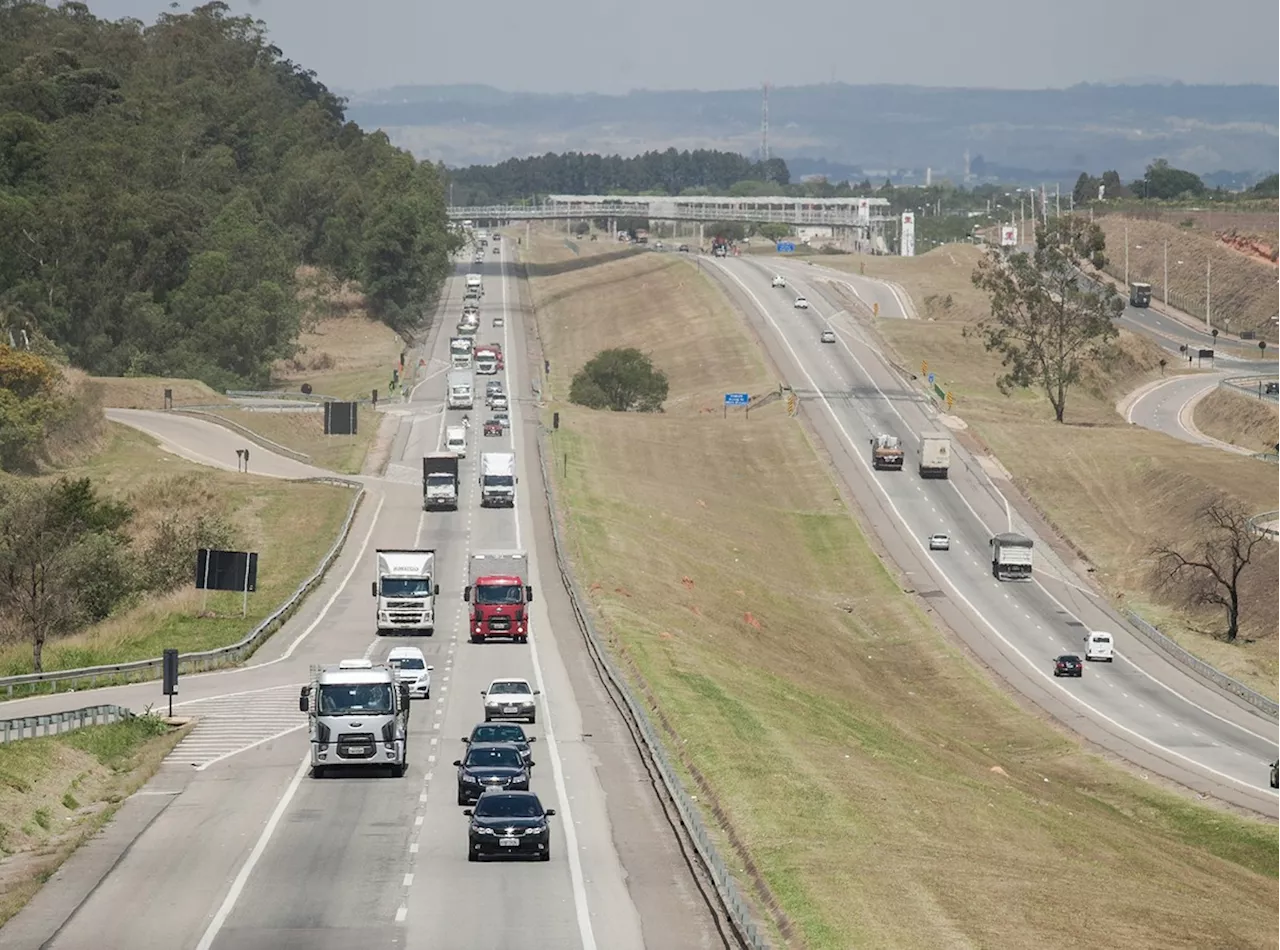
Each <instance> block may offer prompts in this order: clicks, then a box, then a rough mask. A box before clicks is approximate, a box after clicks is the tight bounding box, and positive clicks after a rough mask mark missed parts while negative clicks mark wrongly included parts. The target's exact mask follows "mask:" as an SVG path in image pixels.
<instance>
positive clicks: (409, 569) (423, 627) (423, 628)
mask: <svg viewBox="0 0 1280 950" xmlns="http://www.w3.org/2000/svg"><path fill="white" fill-rule="evenodd" d="M375 554H376V556H377V559H378V579H377V580H376V581H374V582H373V583H372V584H371V585H370V587H371V589H372V593H373V597H374V599H375V600H376V601H377V602H378V612H377V614H376V617H377V620H376V624H377V630H378V634H379V635H381V634H382V632H383V631H385V630H390V631H395V632H397V633H398V632H401V631H408V632H419V631H420V632H422V633H425V634H426V635H427V636H430V635H431V634H432V633H433V632H434V630H435V626H436V597H437V596H438V595H439V594H440V585H439V584H437V583H436V582H435V569H436V552H435V550H434V549H430V548H423V549H417V550H392V549H391V548H379V549H378V550H377V551H376V552H375Z"/></svg>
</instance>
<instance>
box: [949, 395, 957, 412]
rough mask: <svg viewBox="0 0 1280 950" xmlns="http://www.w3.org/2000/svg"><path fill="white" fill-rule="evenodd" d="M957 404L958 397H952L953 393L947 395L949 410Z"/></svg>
mask: <svg viewBox="0 0 1280 950" xmlns="http://www.w3.org/2000/svg"><path fill="white" fill-rule="evenodd" d="M955 404H956V397H955V396H953V395H951V393H947V408H948V409H950V408H951V407H952V406H954V405H955Z"/></svg>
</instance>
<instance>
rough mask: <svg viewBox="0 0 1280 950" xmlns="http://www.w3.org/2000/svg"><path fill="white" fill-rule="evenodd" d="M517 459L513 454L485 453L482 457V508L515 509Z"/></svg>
mask: <svg viewBox="0 0 1280 950" xmlns="http://www.w3.org/2000/svg"><path fill="white" fill-rule="evenodd" d="M516 481H517V478H516V457H515V453H513V452H485V453H484V454H483V455H481V456H480V507H481V508H514V507H515V505H516Z"/></svg>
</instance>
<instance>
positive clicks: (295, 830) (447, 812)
mask: <svg viewBox="0 0 1280 950" xmlns="http://www.w3.org/2000/svg"><path fill="white" fill-rule="evenodd" d="M468 269H469V267H468V266H467V265H466V264H462V265H459V268H458V273H457V274H456V275H455V277H454V278H453V279H452V280H451V282H450V285H449V289H448V293H449V297H448V300H447V302H446V305H445V307H444V315H443V317H442V318H441V320H440V322H441V323H442V326H441V327H440V328H439V329H438V330H436V331H435V332H433V334H432V335H431V337H430V339H429V344H428V346H427V349H426V350H425V352H424V354H423V356H424V357H425V358H426V359H427V366H426V368H425V371H424V373H423V375H422V378H421V379H420V381H419V382H418V383H417V385H416V386H415V388H414V390H413V392H412V397H411V399H410V401H408V402H407V403H406V404H405V405H404V406H402V407H398V408H397V409H396V414H397V415H398V416H399V429H398V433H397V435H396V438H395V441H394V443H393V447H392V456H391V463H390V464H389V465H388V468H387V472H386V476H385V477H380V478H365V479H363V480H364V481H365V483H366V485H367V486H368V488H369V497H368V498H367V499H366V501H365V503H364V504H363V506H362V509H361V511H360V513H359V516H358V518H357V523H356V524H355V526H354V527H353V529H352V533H351V537H350V540H349V541H348V543H347V545H346V546H345V548H344V550H343V552H342V554H341V556H340V559H339V561H338V563H337V564H336V565H335V566H334V568H333V569H332V570H331V571H330V573H329V575H328V577H327V579H326V582H325V583H324V585H323V586H322V588H321V589H320V590H319V592H318V593H317V594H313V595H312V597H311V598H309V600H308V602H307V604H306V605H305V606H304V607H303V609H302V610H301V611H300V612H299V614H298V616H297V617H295V618H294V619H293V620H292V621H291V622H290V624H288V625H287V626H286V628H285V629H284V630H283V631H281V632H280V633H277V634H276V635H275V636H274V637H273V638H272V640H271V641H270V642H269V643H268V644H267V645H266V646H265V647H264V648H263V649H262V650H261V651H260V652H259V654H258V655H257V656H256V657H255V658H254V661H253V663H252V665H250V666H248V667H245V668H243V669H239V670H231V671H222V672H218V673H211V674H204V675H200V676H187V677H184V678H183V680H182V682H181V684H180V690H181V693H180V701H179V702H178V703H175V714H180V715H197V716H201V717H202V720H201V722H200V724H199V725H198V726H197V727H196V730H195V732H194V733H193V734H192V735H191V736H190V737H188V738H187V739H186V740H184V742H183V743H182V744H181V745H180V746H179V747H178V748H177V749H176V750H175V752H174V754H173V755H171V756H170V757H169V759H168V760H167V761H166V763H165V765H164V766H162V768H161V770H160V772H159V773H158V774H157V775H156V777H155V778H154V779H153V780H152V781H151V782H150V783H149V784H148V785H147V786H146V787H145V788H144V789H143V790H142V791H141V792H140V793H139V794H138V795H136V796H134V798H132V799H130V800H129V801H128V802H127V803H126V804H125V806H124V808H123V809H122V810H121V812H120V814H119V815H118V816H117V817H116V818H115V819H114V820H113V821H112V822H111V823H110V824H109V825H108V826H107V828H106V830H105V831H104V833H103V834H102V835H101V836H99V838H98V839H95V840H94V841H93V842H91V843H90V844H89V845H87V846H85V847H84V848H82V849H81V850H80V851H79V852H77V853H76V854H75V855H74V856H73V857H72V858H71V859H69V861H68V862H67V863H66V865H64V867H63V869H62V870H61V871H60V872H59V873H58V874H57V875H55V877H54V878H53V879H52V880H51V881H50V882H49V883H48V884H47V885H46V886H45V887H44V889H43V890H42V891H41V892H40V893H39V894H38V895H37V896H36V898H35V899H34V900H33V901H32V902H31V904H29V905H28V907H27V908H26V909H24V911H23V912H21V913H20V914H19V915H18V916H16V917H15V918H14V919H13V920H12V921H11V922H10V924H9V925H7V926H6V927H5V928H4V930H3V931H0V947H3V948H5V950H8V948H28V947H30V948H31V950H35V948H37V947H40V948H49V950H90V948H93V950H97V948H99V947H102V946H104V945H106V946H119V947H130V948H133V950H151V948H154V950H181V948H196V950H267V948H271V950H294V948H296V950H304V948H305V950H338V948H341V950H351V948H352V947H361V948H371V947H387V948H392V947H395V948H410V950H416V948H422V950H428V948H429V950H485V948H492V950H507V948H511V947H520V948H522V950H533V948H547V950H551V948H555V950H560V948H582V950H596V948H608V950H613V948H618V950H639V948H642V947H662V948H666V947H672V948H686V947H687V948H706V947H715V946H722V945H723V942H722V941H721V940H720V939H719V938H718V936H717V930H716V927H715V924H714V922H713V920H712V918H711V915H710V912H709V911H708V910H707V909H706V906H705V902H703V901H702V899H701V897H700V894H699V886H698V882H697V881H696V880H695V879H694V877H693V874H692V872H691V871H689V870H688V868H687V867H686V866H685V863H684V860H683V857H682V854H681V851H680V849H679V846H678V844H677V842H676V839H675V836H674V835H673V833H672V832H671V830H670V828H669V827H667V825H666V819H665V816H664V815H663V813H662V812H661V809H660V807H659V805H658V803H657V801H656V799H655V797H654V794H653V792H652V790H651V789H650V788H649V787H648V785H647V784H646V780H645V773H644V769H643V764H642V762H641V760H640V759H639V756H638V754H637V753H636V752H635V750H634V748H632V747H631V745H630V739H629V736H628V734H627V733H626V731H625V726H624V724H623V723H622V721H621V719H620V718H619V716H618V714H617V712H616V710H615V709H614V708H613V707H612V705H611V704H610V701H609V699H608V696H607V694H606V693H605V692H604V690H603V687H602V686H601V684H600V683H599V681H598V679H597V678H596V677H595V674H594V671H593V669H592V667H591V665H590V661H589V658H588V657H587V655H586V652H585V649H584V648H583V647H582V644H581V634H580V633H579V631H578V630H577V628H576V624H575V622H574V620H573V618H572V615H571V613H570V612H569V609H568V605H567V602H566V598H565V594H564V590H563V586H562V585H561V584H560V580H559V576H558V573H557V572H556V570H555V567H554V565H555V560H554V552H553V550H552V548H551V541H550V531H549V521H548V512H547V507H546V502H545V497H544V495H543V489H542V485H541V477H540V471H539V467H538V465H537V461H536V455H535V453H536V443H535V431H536V430H535V428H534V427H535V426H536V425H537V424H538V420H537V417H536V409H535V408H534V406H533V405H532V400H531V399H529V393H530V386H529V379H528V378H527V377H526V376H525V372H524V359H523V358H524V354H525V353H526V352H527V346H526V341H525V336H524V334H525V327H524V321H525V319H526V318H527V317H528V315H526V314H525V313H524V312H523V311H522V309H521V307H520V305H519V294H518V292H517V287H516V281H515V280H514V278H513V277H511V276H510V261H509V258H508V256H507V254H506V253H505V252H504V254H503V255H502V256H501V257H497V256H495V257H493V259H492V260H487V261H486V264H485V265H483V270H484V272H485V297H484V301H483V304H482V306H481V318H482V323H481V326H482V333H481V337H480V339H481V340H482V341H483V340H488V339H494V338H500V339H501V342H502V343H503V351H504V354H505V356H506V361H507V362H506V373H505V382H506V388H507V390H508V392H509V393H510V394H511V419H512V428H511V429H510V430H508V432H507V433H506V434H504V435H503V436H502V437H488V438H485V437H483V436H482V435H481V425H480V423H481V421H482V420H483V418H484V417H485V414H484V410H483V387H484V382H485V380H486V379H488V378H493V377H477V389H478V391H479V392H478V399H477V404H476V408H475V409H474V410H473V411H472V412H471V413H470V416H471V419H472V421H473V425H472V427H471V430H470V431H471V444H470V446H469V449H468V453H467V457H466V459H465V460H464V462H463V465H462V474H461V500H460V505H459V510H458V511H457V512H432V513H424V512H423V511H422V510H421V457H422V455H423V454H424V453H425V452H429V451H437V450H438V447H439V446H440V445H441V442H442V437H443V431H444V426H445V423H446V419H447V417H454V419H453V421H460V418H461V415H462V413H461V412H446V411H445V408H444V398H443V397H444V383H445V378H444V371H445V368H446V367H447V364H448V337H449V332H450V330H451V328H452V323H453V321H454V320H455V319H456V317H457V315H458V313H460V311H461V307H460V301H461V296H462V287H461V284H462V280H461V275H462V274H465V273H466V272H467V270H468ZM497 314H504V315H505V316H506V320H505V321H504V323H505V326H504V327H503V328H502V329H501V330H494V329H492V318H493V317H494V316H495V315H497ZM530 318H531V317H530ZM498 378H503V376H502V375H500V376H499V377H498ZM112 417H113V418H116V419H118V420H122V421H127V422H128V423H129V424H130V425H135V426H137V427H138V428H140V429H143V430H144V431H149V432H151V433H153V434H155V435H156V436H157V437H159V438H161V439H162V440H163V442H164V444H165V445H166V446H167V447H169V448H170V449H171V450H172V451H173V452H175V453H177V454H181V455H183V456H185V457H188V458H192V459H194V460H196V461H201V462H204V463H205V464H212V465H220V466H223V467H229V464H228V463H227V461H226V460H227V459H230V460H231V463H230V464H234V460H235V449H236V448H239V447H242V446H243V445H245V444H247V443H246V442H245V440H244V439H243V438H241V437H239V436H237V435H235V434H234V433H232V432H230V431H229V430H228V429H225V428H222V427H219V426H217V425H215V424H212V423H208V422H205V421H203V420H199V419H192V418H189V417H182V416H171V415H165V414H163V413H130V412H113V414H112ZM483 450H489V451H502V450H507V451H512V450H513V451H514V452H515V453H516V456H517V460H518V477H519V482H518V488H517V505H516V507H515V508H514V509H484V510H482V509H480V508H479V505H478V486H477V479H478V454H479V453H480V452H481V451H483ZM160 457H162V456H160ZM252 459H253V463H254V465H253V467H254V470H255V471H256V472H257V473H259V474H265V475H274V476H277V477H313V476H316V475H319V474H324V473H322V472H321V471H319V470H316V469H313V468H312V467H311V466H306V465H302V464H301V463H298V462H294V461H291V460H289V459H285V458H281V457H279V456H276V455H273V454H272V453H269V452H267V451H266V450H264V449H260V448H258V447H256V446H255V447H254V451H253V454H252ZM417 546H425V547H433V548H435V549H436V550H437V552H438V554H437V571H438V582H439V583H440V586H441V596H440V599H439V601H438V603H437V628H436V631H435V635H434V636H433V637H431V638H414V639H413V640H412V641H410V640H409V639H408V638H404V637H381V638H379V637H376V636H375V635H374V633H373V626H374V623H373V621H374V601H373V599H372V597H371V596H370V593H369V582H370V580H371V578H372V577H373V574H374V564H373V550H374V549H375V548H378V547H401V548H403V547H417ZM512 548H520V549H523V550H526V551H528V552H529V554H530V561H531V568H532V569H531V572H530V573H531V577H530V578H529V582H530V583H532V585H533V587H534V594H535V599H534V602H533V605H532V624H531V636H530V640H529V643H528V644H527V645H516V644H513V643H501V642H500V643H490V644H481V645H473V644H470V643H469V642H467V638H466V634H465V627H466V625H465V618H466V613H465V610H466V605H465V604H464V603H463V601H462V598H461V594H462V588H463V586H464V585H465V584H466V582H467V580H466V577H465V573H466V564H467V556H468V554H469V552H471V551H475V550H493V549H512ZM407 642H412V643H413V644H414V645H417V646H420V647H421V648H422V650H423V652H424V653H425V654H426V655H427V662H428V663H430V664H433V665H434V667H435V670H434V672H433V686H432V695H431V699H429V700H421V701H415V704H414V708H413V713H412V717H411V724H410V733H409V749H410V769H409V772H408V774H407V775H406V776H404V777H402V778H391V777H381V776H370V775H361V774H359V773H358V772H356V773H350V774H344V775H340V776H338V777H326V778H324V779H314V778H312V777H310V775H309V770H308V768H307V766H308V758H307V748H306V732H305V729H304V727H305V716H303V715H302V714H301V713H299V712H298V711H297V695H298V687H299V686H301V685H302V684H303V683H305V682H306V681H307V679H308V677H309V674H308V670H309V669H310V668H311V666H312V664H318V663H324V664H332V663H336V662H337V661H339V660H341V659H345V658H348V657H352V656H366V657H369V658H371V659H373V660H375V661H377V660H379V659H381V658H383V657H384V656H385V655H386V653H387V652H388V651H389V650H390V648H391V647H392V646H395V645H397V644H402V643H407ZM499 676H519V677H525V678H528V679H529V680H530V681H531V682H533V683H534V684H535V686H536V687H537V688H538V689H540V690H541V696H540V697H539V701H540V703H541V706H540V708H539V718H538V724H537V726H535V727H533V728H532V729H531V730H530V731H531V734H533V735H536V736H537V737H538V742H537V743H536V745H535V746H534V753H535V755H534V757H535V760H536V762H537V766H536V768H535V770H534V780H533V787H534V790H535V791H537V792H538V794H539V795H540V796H541V797H542V799H543V802H544V804H545V805H546V806H547V807H552V808H555V809H556V810H557V812H558V814H557V816H556V817H555V818H554V819H553V820H552V822H553V839H552V860H551V862H550V863H549V864H542V863H537V862H532V863H525V862H521V863H508V862H502V861H497V862H482V863H478V864H476V863H469V862H468V861H467V859H466V851H467V822H466V819H465V817H464V816H463V815H462V808H460V807H459V806H458V805H457V804H456V800H455V794H456V782H455V775H454V769H453V767H452V765H451V763H452V762H453V760H454V759H457V758H460V757H461V755H462V752H463V750H464V748H465V747H464V746H463V744H462V742H461V741H460V739H461V737H462V736H465V735H466V734H468V733H469V732H470V730H471V727H472V726H473V725H474V724H475V723H476V722H477V721H482V720H483V708H482V703H481V698H480V695H479V693H480V690H481V689H483V688H484V687H485V686H487V685H488V683H489V682H490V680H492V679H494V678H496V677H499ZM159 694H160V685H159V684H158V683H154V682H153V683H144V684H138V685H133V686H125V687H114V688H108V689H100V690H88V691H81V692H79V693H76V694H74V695H68V694H62V695H59V696H51V697H36V698H32V699H28V700H16V701H12V702H9V703H7V704H5V707H6V708H7V709H8V710H9V712H8V715H35V714H38V713H41V712H47V711H51V710H57V709H67V708H75V707H78V706H83V705H89V704H93V703H105V702H112V703H119V704H122V705H127V706H130V707H132V708H134V709H141V708H143V707H144V706H145V705H146V704H148V703H156V704H157V706H159V704H160V700H161V697H160V695H159ZM104 875H105V876H104ZM98 878H102V879H101V882H100V883H98Z"/></svg>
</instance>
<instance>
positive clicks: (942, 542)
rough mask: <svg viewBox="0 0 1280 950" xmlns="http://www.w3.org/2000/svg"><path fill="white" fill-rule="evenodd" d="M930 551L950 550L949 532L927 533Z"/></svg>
mask: <svg viewBox="0 0 1280 950" xmlns="http://www.w3.org/2000/svg"><path fill="white" fill-rule="evenodd" d="M929 550H930V551H950V550H951V536H950V535H949V534H931V535H929Z"/></svg>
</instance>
